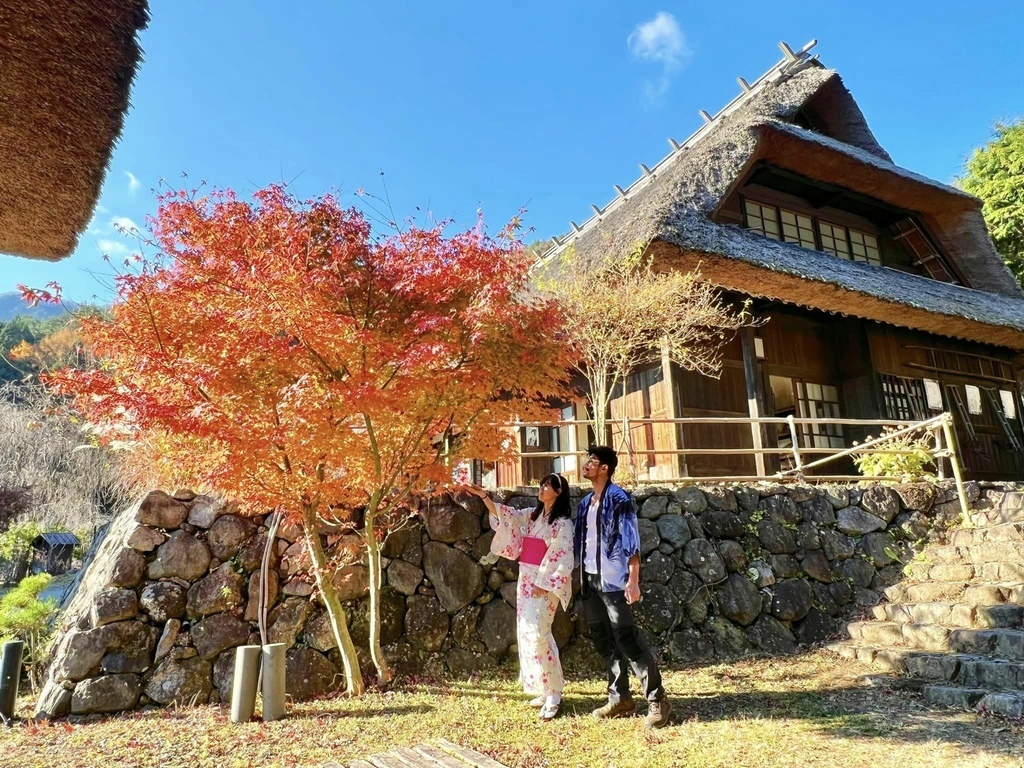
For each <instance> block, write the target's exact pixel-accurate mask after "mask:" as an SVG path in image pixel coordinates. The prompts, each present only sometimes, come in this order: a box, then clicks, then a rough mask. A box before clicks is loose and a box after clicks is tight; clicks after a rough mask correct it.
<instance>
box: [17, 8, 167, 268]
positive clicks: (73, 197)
mask: <svg viewBox="0 0 1024 768" xmlns="http://www.w3.org/2000/svg"><path fill="white" fill-rule="evenodd" d="M148 21H149V11H148V2H147V0H103V1H102V2H99V1H98V0H18V1H17V2H10V3H2V4H0V253H10V254H17V255H21V256H27V257H29V258H36V259H47V260H57V259H61V258H63V257H65V256H67V255H68V254H70V253H71V251H73V250H74V248H75V245H76V244H77V242H78V236H79V234H80V233H81V232H82V230H84V229H85V227H86V225H87V224H88V223H89V219H90V218H91V217H92V211H93V208H94V207H95V205H96V200H97V198H98V197H99V193H100V186H101V185H102V182H103V177H104V175H105V173H106V166H107V163H108V162H109V160H110V156H111V153H112V152H113V148H114V143H115V142H116V140H117V137H118V136H119V135H120V133H121V127H122V125H123V122H124V115H125V111H126V110H127V109H128V94H129V90H130V88H131V83H132V80H133V78H134V77H135V72H136V69H137V67H138V64H139V60H140V58H141V55H142V51H141V49H140V48H139V44H138V40H137V34H138V32H139V31H140V30H142V29H143V28H144V27H145V26H146V24H147V23H148Z"/></svg>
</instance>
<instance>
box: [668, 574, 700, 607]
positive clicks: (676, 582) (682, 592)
mask: <svg viewBox="0 0 1024 768" xmlns="http://www.w3.org/2000/svg"><path fill="white" fill-rule="evenodd" d="M668 587H669V589H671V590H672V592H673V594H675V596H676V600H677V601H678V602H686V601H688V600H689V599H690V598H692V597H693V594H694V592H696V591H697V589H698V588H699V587H700V580H699V579H698V578H697V577H696V576H694V575H693V574H692V573H690V572H689V571H688V570H686V569H685V568H676V570H675V573H673V574H672V576H671V578H669V580H668Z"/></svg>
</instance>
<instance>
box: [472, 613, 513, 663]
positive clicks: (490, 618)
mask: <svg viewBox="0 0 1024 768" xmlns="http://www.w3.org/2000/svg"><path fill="white" fill-rule="evenodd" d="M478 632H479V634H480V639H481V640H483V642H484V645H485V646H487V652H488V653H490V654H492V655H494V656H504V655H505V653H506V652H507V651H508V649H509V646H511V645H512V644H513V643H515V642H516V612H515V611H514V610H513V609H512V608H511V607H510V606H509V604H508V603H506V602H505V601H504V600H492V601H491V602H489V603H487V605H485V606H484V607H483V609H482V610H481V612H480V621H479V625H478Z"/></svg>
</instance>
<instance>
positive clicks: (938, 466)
mask: <svg viewBox="0 0 1024 768" xmlns="http://www.w3.org/2000/svg"><path fill="white" fill-rule="evenodd" d="M931 432H932V439H933V440H934V441H935V474H936V476H937V477H938V478H939V480H945V479H946V464H945V462H944V461H943V457H942V456H941V455H940V454H942V453H943V445H942V427H932V430H931Z"/></svg>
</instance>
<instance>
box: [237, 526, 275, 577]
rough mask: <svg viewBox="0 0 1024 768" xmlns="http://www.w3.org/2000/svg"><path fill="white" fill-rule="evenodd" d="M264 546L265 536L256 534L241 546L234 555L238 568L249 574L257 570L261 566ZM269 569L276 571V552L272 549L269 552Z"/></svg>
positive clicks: (265, 544)
mask: <svg viewBox="0 0 1024 768" xmlns="http://www.w3.org/2000/svg"><path fill="white" fill-rule="evenodd" d="M266 546H267V534H265V533H258V534H256V535H255V536H253V537H252V538H251V539H249V540H248V541H247V542H245V543H244V544H242V546H241V547H239V549H238V554H237V555H236V560H237V561H238V565H239V567H240V568H241V569H242V570H243V571H246V572H249V573H251V572H252V571H255V570H257V569H259V568H260V567H261V566H262V565H263V551H264V550H265V549H266ZM270 568H272V569H273V570H277V552H276V551H274V548H273V547H271V552H270Z"/></svg>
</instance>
